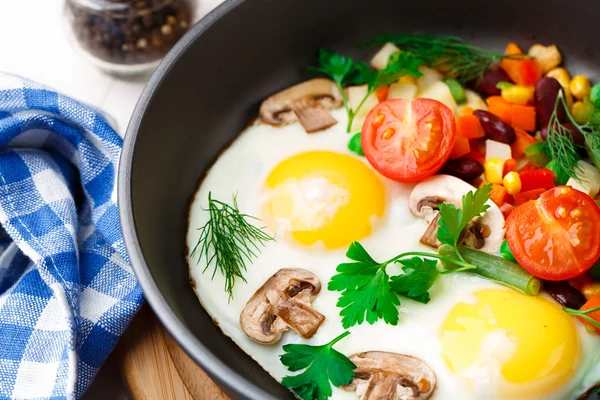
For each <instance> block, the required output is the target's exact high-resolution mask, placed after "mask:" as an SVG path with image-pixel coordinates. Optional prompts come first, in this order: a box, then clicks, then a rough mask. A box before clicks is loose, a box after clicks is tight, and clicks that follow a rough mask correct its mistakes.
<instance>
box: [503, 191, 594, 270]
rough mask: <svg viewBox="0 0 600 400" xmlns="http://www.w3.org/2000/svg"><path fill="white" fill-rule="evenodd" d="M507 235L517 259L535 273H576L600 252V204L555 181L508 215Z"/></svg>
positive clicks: (589, 263) (586, 267) (591, 262)
mask: <svg viewBox="0 0 600 400" xmlns="http://www.w3.org/2000/svg"><path fill="white" fill-rule="evenodd" d="M506 240H507V242H508V245H509V247H510V249H511V251H512V253H513V255H514V256H515V258H516V259H517V261H518V262H519V264H521V266H522V267H523V268H525V269H526V270H527V271H528V272H530V273H531V274H533V275H535V276H537V277H538V278H542V279H547V280H553V281H556V280H564V279H571V278H574V277H576V276H578V275H581V274H582V273H584V272H585V271H587V270H588V269H589V268H591V267H592V265H594V263H595V262H596V260H598V258H599V257H600V208H599V207H598V205H597V204H596V203H595V202H594V200H593V199H592V198H591V197H590V196H588V195H586V194H585V193H582V192H579V191H578V190H575V189H573V188H571V187H568V186H559V187H555V188H553V189H550V190H548V191H546V192H544V193H543V194H542V195H541V196H540V197H539V198H538V199H537V200H530V201H528V202H526V203H524V204H522V205H520V206H518V207H517V208H516V209H515V210H514V211H513V212H512V213H511V214H510V215H509V217H508V219H507V220H506Z"/></svg>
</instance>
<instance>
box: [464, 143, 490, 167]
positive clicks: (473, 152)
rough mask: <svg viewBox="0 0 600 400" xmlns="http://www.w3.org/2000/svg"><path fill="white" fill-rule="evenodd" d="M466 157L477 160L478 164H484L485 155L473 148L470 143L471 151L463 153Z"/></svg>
mask: <svg viewBox="0 0 600 400" xmlns="http://www.w3.org/2000/svg"><path fill="white" fill-rule="evenodd" d="M465 157H466V158H470V159H471V160H475V161H477V162H478V163H479V164H481V165H483V164H485V155H484V154H483V153H482V152H480V151H479V150H477V149H474V148H473V146H472V145H471V151H470V152H469V154H467V155H465Z"/></svg>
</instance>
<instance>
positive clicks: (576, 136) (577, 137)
mask: <svg viewBox="0 0 600 400" xmlns="http://www.w3.org/2000/svg"><path fill="white" fill-rule="evenodd" d="M561 125H562V126H564V127H565V128H567V129H568V130H569V131H570V132H571V135H572V137H573V143H575V144H578V145H581V146H583V145H584V144H585V138H584V137H583V134H582V133H581V131H580V130H579V129H578V128H576V127H575V125H573V124H572V123H570V122H563V123H562V124H561ZM540 136H541V137H542V139H543V140H546V139H547V138H548V127H547V126H544V127H543V128H542V130H541V131H540Z"/></svg>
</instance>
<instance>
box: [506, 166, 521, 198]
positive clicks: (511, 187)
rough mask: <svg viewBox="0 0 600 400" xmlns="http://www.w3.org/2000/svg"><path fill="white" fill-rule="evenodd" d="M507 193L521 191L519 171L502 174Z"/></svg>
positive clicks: (511, 193)
mask: <svg viewBox="0 0 600 400" xmlns="http://www.w3.org/2000/svg"><path fill="white" fill-rule="evenodd" d="M502 183H503V184H504V187H505V188H506V191H507V192H508V194H510V195H513V194H517V193H519V192H520V191H521V177H520V176H519V173H517V172H515V171H512V172H509V173H508V174H506V175H505V176H504V179H503V180H502Z"/></svg>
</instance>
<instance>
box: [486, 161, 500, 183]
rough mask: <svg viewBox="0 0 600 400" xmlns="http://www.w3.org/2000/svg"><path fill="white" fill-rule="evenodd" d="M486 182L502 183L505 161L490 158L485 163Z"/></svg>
mask: <svg viewBox="0 0 600 400" xmlns="http://www.w3.org/2000/svg"><path fill="white" fill-rule="evenodd" d="M484 168H485V172H484V174H485V180H486V181H487V182H489V183H498V184H501V183H502V171H503V169H504V160H501V159H499V158H490V159H489V160H487V161H486V162H485V165H484Z"/></svg>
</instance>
